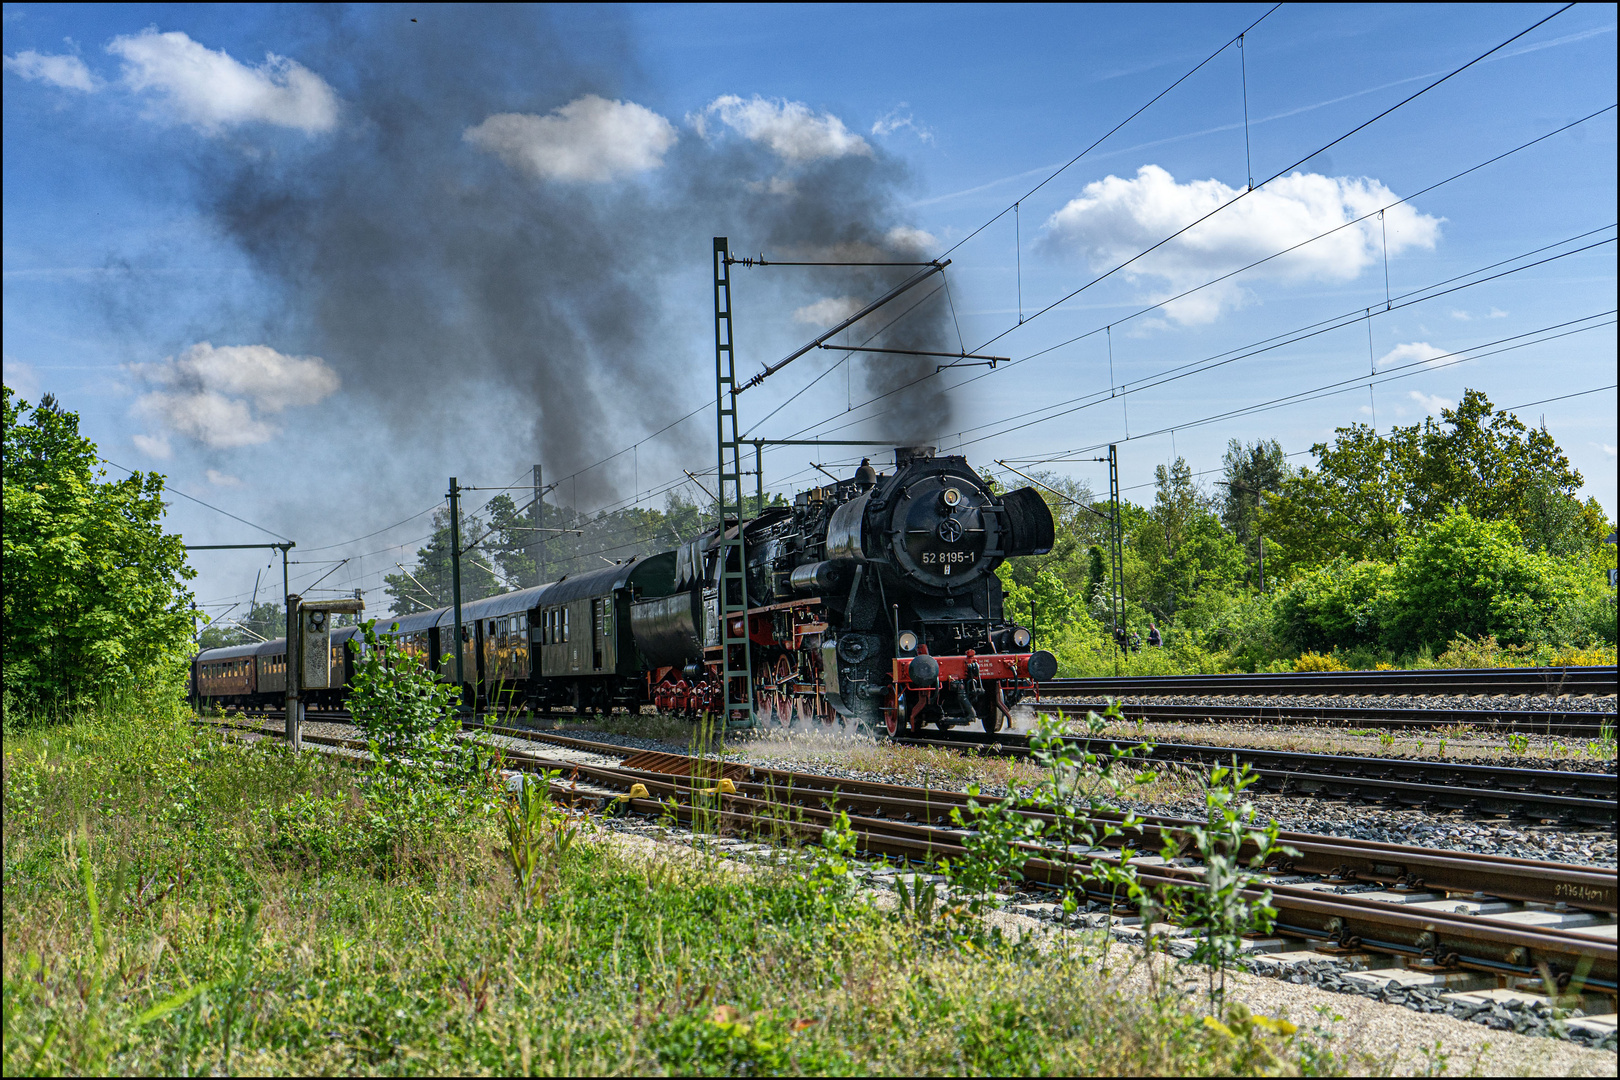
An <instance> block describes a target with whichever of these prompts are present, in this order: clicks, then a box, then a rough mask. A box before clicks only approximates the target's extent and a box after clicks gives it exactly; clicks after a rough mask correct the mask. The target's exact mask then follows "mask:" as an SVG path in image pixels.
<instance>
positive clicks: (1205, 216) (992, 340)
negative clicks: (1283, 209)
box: [973, 3, 1575, 352]
mask: <svg viewBox="0 0 1620 1080" xmlns="http://www.w3.org/2000/svg"><path fill="white" fill-rule="evenodd" d="M1574 6H1575V5H1574V4H1573V3H1569V4H1565V5H1564V6H1563V7H1561V8H1559V9H1558V10H1557V11H1555V12H1553V13H1552V14H1551V15H1548V16H1546V17H1544V18H1541V19H1538V20H1536V22H1534V23H1532V24H1531V25H1530V26H1527V27H1525V28H1524V29H1523V30H1520V31H1519V32H1518V33H1517V34H1514V35H1513V36H1512V37H1510V38H1508V39H1507V40H1506V41H1503V42H1502V43H1501V44H1499V45H1496V46H1493V47H1492V48H1490V49H1487V50H1486V51H1485V52H1482V53H1480V54H1479V55H1478V56H1476V57H1474V58H1473V59H1472V60H1470V61H1468V62H1467V63H1466V64H1463V65H1461V66H1460V67H1456V68H1453V69H1452V70H1451V71H1449V72H1447V73H1446V74H1444V75H1442V76H1440V78H1438V79H1436V80H1434V82H1431V83H1429V84H1428V85H1427V86H1425V87H1423V88H1422V89H1421V90H1418V91H1416V92H1415V93H1413V94H1411V95H1409V96H1408V97H1405V98H1402V99H1401V100H1400V101H1397V102H1396V103H1395V104H1393V105H1391V106H1390V107H1389V108H1387V109H1385V110H1384V111H1383V112H1381V113H1379V114H1378V115H1376V116H1374V117H1372V118H1371V119H1368V120H1364V121H1362V122H1361V123H1360V124H1357V125H1356V126H1355V127H1353V128H1351V129H1350V130H1349V131H1346V132H1345V133H1344V134H1342V135H1340V136H1338V137H1337V138H1334V139H1332V140H1331V141H1329V142H1327V143H1324V144H1323V145H1321V146H1319V147H1317V148H1316V149H1315V150H1312V151H1311V152H1310V153H1309V154H1306V155H1305V156H1304V157H1302V158H1300V159H1299V160H1298V161H1296V162H1294V163H1293V164H1292V165H1289V166H1287V167H1285V168H1282V169H1279V170H1278V171H1277V172H1275V173H1273V174H1272V175H1271V176H1270V177H1269V178H1267V179H1265V180H1262V181H1261V182H1260V183H1259V185H1257V186H1255V187H1250V188H1248V189H1246V190H1244V191H1241V192H1239V193H1238V194H1237V196H1236V197H1235V198H1232V199H1228V200H1227V201H1226V202H1224V203H1222V204H1221V205H1219V206H1217V207H1216V208H1215V209H1213V210H1211V211H1210V212H1209V213H1207V214H1203V215H1201V216H1200V217H1198V218H1197V219H1195V220H1194V221H1192V222H1190V223H1188V224H1187V225H1185V226H1183V227H1182V228H1180V229H1177V230H1176V231H1175V232H1173V233H1171V234H1170V235H1169V236H1166V237H1165V238H1164V239H1162V240H1160V241H1158V242H1157V243H1155V244H1153V245H1152V246H1150V247H1148V248H1147V249H1145V250H1143V251H1140V252H1138V253H1137V254H1135V255H1132V256H1131V257H1130V258H1129V259H1126V260H1125V261H1124V262H1122V263H1120V264H1119V265H1117V266H1115V267H1114V268H1113V269H1111V270H1108V271H1105V272H1104V273H1102V274H1100V275H1099V276H1097V277H1095V278H1092V279H1091V280H1090V281H1088V282H1086V283H1085V284H1084V285H1082V286H1080V287H1079V288H1078V289H1075V290H1074V291H1073V292H1071V293H1069V294H1068V295H1067V296H1065V297H1063V298H1062V299H1060V300H1055V301H1053V302H1052V303H1050V304H1048V305H1046V306H1045V307H1044V308H1041V309H1040V310H1039V311H1037V312H1035V313H1034V314H1033V315H1030V316H1029V317H1028V318H1026V319H1024V320H1023V322H1020V323H1015V324H1014V325H1012V326H1009V327H1008V328H1007V329H1005V330H1003V331H1001V332H1000V333H999V334H996V335H994V336H992V337H991V338H990V339H989V340H988V341H985V342H984V343H983V344H981V345H979V346H978V347H977V348H975V349H974V350H973V351H974V352H980V351H982V350H983V349H986V348H988V347H989V346H990V345H992V344H993V343H995V342H997V341H999V340H1001V339H1002V338H1004V337H1006V336H1007V335H1008V334H1010V333H1012V332H1013V331H1014V330H1018V329H1021V328H1022V327H1024V326H1027V325H1028V324H1029V323H1031V322H1034V321H1035V320H1036V319H1038V318H1040V317H1041V316H1042V315H1045V314H1046V313H1047V312H1049V311H1051V310H1052V309H1053V308H1056V307H1058V306H1059V305H1062V304H1065V303H1068V302H1069V301H1070V300H1072V299H1074V298H1075V297H1076V296H1079V295H1080V294H1081V293H1083V292H1085V291H1086V290H1087V289H1089V288H1091V287H1092V286H1093V285H1096V284H1098V283H1100V282H1103V281H1106V280H1108V279H1109V278H1111V277H1113V276H1114V275H1115V274H1117V273H1119V272H1120V271H1121V270H1123V269H1125V268H1126V267H1127V266H1130V265H1131V264H1132V263H1135V262H1137V261H1138V260H1140V259H1143V258H1146V257H1147V256H1148V255H1151V254H1152V253H1153V252H1155V251H1157V250H1158V249H1159V248H1161V247H1163V246H1164V245H1166V244H1168V243H1170V241H1172V240H1174V239H1176V238H1177V237H1179V236H1183V235H1185V234H1186V233H1187V232H1188V231H1189V230H1191V229H1195V228H1197V227H1198V226H1199V225H1201V224H1202V223H1204V222H1205V221H1208V220H1209V219H1210V218H1212V217H1214V216H1215V215H1216V214H1219V213H1221V212H1222V211H1223V210H1226V209H1228V208H1229V207H1232V206H1236V205H1237V204H1238V203H1240V202H1242V201H1243V200H1244V199H1246V198H1248V197H1249V196H1250V195H1252V194H1254V192H1256V191H1259V190H1261V189H1262V188H1264V187H1265V186H1266V185H1267V184H1270V183H1272V182H1273V181H1275V180H1278V179H1280V178H1281V177H1283V176H1286V175H1288V173H1289V172H1291V171H1292V170H1294V169H1297V168H1298V167H1299V166H1301V165H1303V164H1305V163H1306V162H1307V161H1309V160H1311V158H1313V157H1316V156H1317V155H1318V154H1322V153H1325V152H1326V151H1328V150H1330V149H1332V148H1333V147H1335V146H1337V145H1338V144H1339V143H1341V142H1343V141H1344V140H1346V139H1348V138H1350V136H1352V135H1354V134H1356V133H1357V132H1359V131H1364V130H1366V129H1367V128H1368V127H1370V126H1372V125H1373V124H1375V123H1377V122H1378V121H1380V120H1382V119H1383V118H1384V117H1386V116H1388V115H1390V114H1391V113H1393V112H1395V111H1396V110H1397V109H1400V108H1402V107H1404V106H1406V105H1408V104H1410V103H1411V102H1413V101H1416V100H1417V99H1418V98H1420V97H1422V96H1423V95H1424V94H1427V93H1428V92H1429V91H1430V90H1433V89H1434V88H1435V87H1437V86H1439V85H1441V84H1442V83H1444V82H1446V81H1448V80H1449V79H1452V78H1455V77H1456V76H1457V75H1460V74H1462V73H1463V72H1464V71H1467V70H1468V69H1469V68H1471V67H1473V66H1474V65H1475V64H1477V63H1479V62H1480V61H1481V60H1484V59H1485V58H1486V57H1488V56H1490V55H1491V54H1492V53H1495V52H1499V51H1501V50H1502V49H1505V48H1506V47H1507V46H1509V45H1511V44H1513V42H1515V41H1517V40H1519V39H1520V38H1522V37H1524V35H1526V34H1528V33H1530V32H1531V31H1532V30H1535V29H1536V28H1537V27H1539V26H1542V25H1543V24H1545V23H1547V22H1548V21H1550V20H1552V19H1555V18H1557V17H1558V16H1559V15H1562V14H1563V13H1564V12H1566V11H1568V10H1569V9H1570V8H1572V7H1574ZM1268 14H1269V13H1268Z"/></svg>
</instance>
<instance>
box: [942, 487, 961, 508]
mask: <svg viewBox="0 0 1620 1080" xmlns="http://www.w3.org/2000/svg"><path fill="white" fill-rule="evenodd" d="M939 499H940V501H941V502H943V503H944V504H945V505H946V507H948V508H950V509H953V510H954V509H955V508H956V506H957V504H958V503H960V502H961V501H962V493H961V492H960V491H957V490H956V489H955V488H946V489H945V492H944V494H942V495H940V497H939Z"/></svg>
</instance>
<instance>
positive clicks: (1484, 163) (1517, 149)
mask: <svg viewBox="0 0 1620 1080" xmlns="http://www.w3.org/2000/svg"><path fill="white" fill-rule="evenodd" d="M1616 107H1617V106H1616V105H1615V104H1613V103H1611V104H1609V105H1605V106H1603V107H1602V108H1600V109H1596V110H1594V111H1592V112H1590V113H1588V114H1586V115H1585V116H1582V117H1580V118H1578V119H1575V120H1572V121H1569V122H1568V123H1565V124H1560V125H1559V126H1557V127H1555V128H1552V129H1550V130H1548V131H1546V132H1544V133H1542V134H1541V135H1538V136H1536V137H1535V138H1533V139H1528V140H1526V141H1524V142H1521V143H1519V144H1518V145H1516V146H1514V147H1512V148H1510V149H1508V150H1504V151H1501V152H1500V153H1497V154H1493V155H1492V156H1490V157H1488V158H1485V159H1483V160H1481V161H1479V162H1476V163H1475V164H1473V165H1470V166H1468V167H1467V168H1465V169H1462V170H1459V171H1458V172H1455V173H1452V174H1451V175H1449V176H1446V177H1445V178H1443V179H1441V180H1437V181H1435V182H1433V183H1431V184H1428V185H1427V186H1425V187H1423V188H1420V189H1419V190H1417V191H1414V192H1412V193H1411V194H1409V195H1405V196H1402V197H1401V198H1399V199H1396V200H1394V201H1393V202H1390V203H1387V204H1385V205H1384V206H1382V207H1379V208H1377V209H1374V210H1369V211H1368V212H1367V213H1365V214H1362V215H1361V216H1359V217H1356V218H1352V219H1350V220H1348V221H1345V222H1342V223H1340V224H1338V225H1335V226H1334V227H1333V228H1331V229H1327V230H1325V231H1324V232H1321V233H1318V234H1316V235H1315V236H1311V237H1307V238H1306V239H1304V240H1301V241H1300V242H1298V243H1296V244H1293V245H1290V246H1289V247H1286V248H1283V249H1282V250H1280V251H1276V252H1273V253H1272V254H1270V255H1267V256H1264V257H1263V258H1260V259H1256V260H1254V261H1253V262H1250V263H1247V264H1246V265H1244V266H1240V267H1237V268H1235V269H1233V270H1230V271H1228V272H1227V273H1224V274H1221V275H1219V276H1217V277H1214V278H1211V279H1210V280H1208V281H1204V282H1201V283H1199V284H1197V285H1194V286H1192V287H1190V288H1188V289H1185V290H1183V291H1181V292H1179V293H1177V294H1175V295H1173V296H1169V297H1166V298H1164V299H1162V300H1158V301H1156V302H1154V303H1152V304H1148V305H1145V306H1143V307H1141V308H1138V309H1137V310H1135V311H1133V312H1131V313H1130V314H1128V315H1123V316H1120V317H1117V318H1114V319H1111V320H1109V322H1108V323H1107V324H1105V325H1102V326H1097V327H1094V328H1093V329H1091V330H1088V331H1086V332H1085V333H1082V334H1077V335H1075V336H1073V337H1070V338H1067V339H1066V340H1064V341H1061V342H1058V343H1057V344H1055V345H1050V346H1047V347H1045V348H1042V349H1039V350H1036V351H1035V352H1032V353H1030V354H1029V355H1027V356H1024V357H1020V358H1018V359H1015V360H1013V361H1011V362H1010V363H1007V364H1005V365H1002V366H1001V368H998V369H997V370H1005V369H1007V368H1011V367H1016V366H1018V365H1019V364H1022V363H1025V362H1026V361H1029V360H1033V359H1036V358H1037V357H1040V356H1045V355H1047V354H1049V353H1052V352H1055V351H1056V350H1058V349H1061V348H1064V347H1066V346H1068V345H1073V344H1075V343H1076V342H1079V341H1083V340H1085V339H1086V338H1088V337H1092V336H1093V335H1096V334H1101V333H1104V332H1107V331H1110V330H1111V329H1112V327H1114V326H1118V325H1120V324H1121V323H1124V322H1128V321H1130V320H1132V319H1136V318H1140V317H1141V316H1143V315H1147V314H1150V313H1152V312H1154V311H1158V310H1161V309H1163V308H1165V307H1167V306H1168V305H1170V304H1173V303H1175V302H1177V301H1179V300H1184V299H1186V298H1188V297H1190V296H1192V295H1194V294H1195V293H1198V292H1200V291H1202V290H1204V289H1207V288H1210V287H1212V286H1214V285H1218V284H1220V283H1221V282H1223V281H1227V280H1229V279H1230V278H1233V277H1236V276H1238V275H1239V274H1243V273H1246V272H1247V271H1250V270H1253V269H1255V268H1257V267H1260V266H1263V265H1265V264H1266V263H1268V262H1271V261H1272V260H1274V259H1278V258H1281V257H1283V256H1285V255H1288V254H1291V253H1292V252H1295V251H1298V250H1299V249H1301V248H1303V247H1306V246H1307V245H1309V244H1312V243H1315V242H1316V241H1318V240H1323V239H1326V238H1327V237H1330V236H1332V235H1334V234H1335V233H1338V232H1341V231H1343V230H1344V229H1347V228H1350V227H1351V226H1353V225H1357V224H1360V223H1362V222H1364V221H1367V220H1368V219H1370V218H1372V217H1374V216H1376V215H1377V214H1379V213H1381V212H1383V211H1385V210H1389V209H1392V208H1394V207H1396V206H1400V205H1402V204H1403V203H1409V202H1411V201H1412V200H1413V199H1417V198H1420V197H1422V196H1423V195H1427V194H1429V193H1431V192H1433V191H1435V190H1437V189H1439V188H1441V187H1444V186H1445V185H1447V184H1451V183H1453V182H1455V181H1457V180H1460V179H1462V178H1463V177H1465V176H1468V175H1470V174H1472V173H1475V172H1478V171H1479V170H1481V169H1484V168H1486V167H1488V166H1490V165H1494V164H1496V163H1497V162H1500V161H1503V160H1505V159H1506V158H1509V157H1511V156H1513V155H1515V154H1518V153H1521V152H1522V151H1524V150H1527V149H1529V148H1530V147H1533V146H1536V145H1537V144H1539V143H1542V142H1545V141H1547V140H1548V139H1551V138H1553V137H1555V136H1557V135H1560V134H1562V133H1564V132H1566V131H1569V130H1571V129H1573V128H1575V127H1577V126H1579V125H1581V124H1585V123H1588V122H1590V121H1592V120H1595V119H1596V118H1598V117H1600V116H1603V115H1605V114H1607V113H1610V112H1613V111H1614V110H1615V109H1616ZM1233 201H1236V200H1233ZM1223 205H1231V203H1230V202H1229V203H1226V204H1223ZM1606 227H1611V226H1606ZM1593 231H1597V230H1593ZM1451 280H1455V279H1451ZM1431 287H1432V286H1431ZM1386 293H1387V288H1386ZM1404 295H1406V296H1410V295H1411V293H1406V294H1404ZM1397 299H1398V298H1397ZM1386 301H1387V297H1386ZM1356 310H1358V311H1365V310H1368V309H1364V308H1358V309H1356ZM1025 321H1026V322H1027V321H1028V320H1025ZM998 336H999V335H998ZM991 340H992V341H994V340H995V339H994V338H992V339H991ZM986 344H987V345H988V344H989V343H988V342H987V343H986ZM984 347H985V346H983V345H981V346H980V348H984ZM991 374H992V372H989V371H986V372H982V373H980V374H978V375H975V376H973V377H971V378H968V379H963V380H961V381H960V382H957V383H954V384H952V385H951V387H950V389H953V390H954V389H958V388H960V387H962V386H965V385H967V384H968V383H971V382H976V381H978V380H979V379H983V378H988V377H989V376H990V375H991ZM937 375H938V372H930V373H927V374H924V375H920V376H918V377H917V378H915V379H912V380H910V381H908V382H905V383H902V384H901V385H899V386H895V387H891V388H889V389H888V390H886V391H884V392H883V393H881V394H875V395H873V396H872V397H871V398H868V399H867V400H866V401H863V402H862V403H861V404H860V405H857V406H855V408H864V407H865V406H867V405H871V404H875V403H877V402H879V401H882V400H884V399H886V398H889V397H893V396H895V395H896V394H900V393H904V392H905V391H906V390H909V389H910V388H911V387H913V386H916V385H918V384H919V383H922V382H925V381H927V380H928V379H931V378H935V377H936V376H937ZM1111 381H1112V380H1111ZM848 411H853V410H848ZM880 415H882V413H875V414H869V415H868V416H866V417H864V418H863V420H871V419H875V418H876V417H877V416H880ZM835 419H838V417H829V418H827V419H825V420H821V421H818V422H817V423H814V424H810V425H808V426H807V427H804V428H801V429H800V430H799V432H797V433H796V434H802V433H804V432H806V431H810V430H813V429H814V428H817V427H819V426H821V424H824V423H829V422H831V421H832V420H835ZM844 426H848V425H847V424H846V425H844Z"/></svg>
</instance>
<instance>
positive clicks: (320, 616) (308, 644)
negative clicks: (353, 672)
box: [298, 608, 332, 690]
mask: <svg viewBox="0 0 1620 1080" xmlns="http://www.w3.org/2000/svg"><path fill="white" fill-rule="evenodd" d="M298 623H299V625H298V637H299V644H300V645H301V646H302V648H301V649H300V650H299V651H300V653H302V656H303V671H302V675H303V679H302V682H303V685H304V688H305V689H306V690H326V689H328V688H330V687H331V685H332V616H331V615H330V614H328V613H327V612H325V611H320V610H315V611H311V610H309V609H308V608H305V609H304V610H302V611H300V612H299V613H298Z"/></svg>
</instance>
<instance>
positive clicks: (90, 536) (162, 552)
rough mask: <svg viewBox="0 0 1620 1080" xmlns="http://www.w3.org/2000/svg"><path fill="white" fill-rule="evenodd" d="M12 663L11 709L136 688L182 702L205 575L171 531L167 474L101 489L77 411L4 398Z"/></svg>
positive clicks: (4, 567) (152, 697)
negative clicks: (197, 581)
mask: <svg viewBox="0 0 1620 1080" xmlns="http://www.w3.org/2000/svg"><path fill="white" fill-rule="evenodd" d="M4 403H5V405H4V422H5V449H4V501H5V514H4V532H5V552H4V562H3V564H0V574H3V591H4V610H5V614H4V632H3V646H0V647H3V653H4V655H3V657H0V662H3V663H4V667H5V675H4V678H5V688H6V692H7V698H8V707H9V706H10V705H12V704H16V705H20V706H23V707H25V708H26V707H32V708H35V709H41V710H44V711H45V712H47V713H51V714H60V713H61V712H62V711H63V710H64V709H66V708H68V707H69V706H70V705H72V704H73V703H75V702H78V701H82V700H93V699H95V698H97V697H99V696H101V695H104V694H108V693H114V692H117V693H129V692H133V693H135V694H137V695H138V696H140V697H141V698H142V699H144V700H146V701H148V702H149V703H152V704H156V703H158V702H166V703H168V704H171V705H173V704H176V703H177V702H178V701H179V699H180V697H181V695H182V694H183V693H184V689H185V679H186V666H187V662H188V660H189V659H190V657H191V654H192V642H191V635H192V618H191V613H190V611H189V610H188V605H189V604H190V602H191V594H190V593H189V592H187V591H186V589H185V587H184V585H183V582H184V581H186V580H187V579H189V578H191V577H193V576H194V573H193V571H192V570H191V568H190V567H189V566H187V565H186V556H185V548H184V545H183V544H182V542H181V539H180V537H179V536H173V535H167V534H165V533H164V532H163V528H162V519H163V478H162V477H161V476H159V475H158V474H156V473H136V474H134V475H132V476H130V477H129V478H128V479H125V480H118V481H102V480H100V479H99V478H100V477H102V476H105V470H103V469H102V468H101V466H100V459H99V458H98V456H97V453H96V447H95V444H93V443H92V442H90V440H89V439H86V438H84V437H83V436H81V435H80V434H79V418H78V415H77V414H76V413H71V412H65V411H62V410H61V409H59V408H57V407H56V406H55V404H54V402H51V401H43V400H42V401H41V402H40V404H39V406H38V407H34V408H31V407H30V406H29V405H28V403H27V402H25V401H21V400H17V399H16V398H15V395H14V394H13V393H12V391H11V389H10V387H7V388H6V389H5V391H4Z"/></svg>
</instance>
